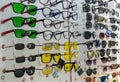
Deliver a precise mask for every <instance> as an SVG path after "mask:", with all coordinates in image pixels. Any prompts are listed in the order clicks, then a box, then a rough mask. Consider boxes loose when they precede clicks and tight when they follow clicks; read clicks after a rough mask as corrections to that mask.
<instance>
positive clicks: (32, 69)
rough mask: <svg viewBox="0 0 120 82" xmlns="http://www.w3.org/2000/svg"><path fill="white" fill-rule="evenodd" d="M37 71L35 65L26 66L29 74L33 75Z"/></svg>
mask: <svg viewBox="0 0 120 82" xmlns="http://www.w3.org/2000/svg"><path fill="white" fill-rule="evenodd" d="M34 72H35V67H30V68H26V73H27V74H28V75H33V74H34Z"/></svg>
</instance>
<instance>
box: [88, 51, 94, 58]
mask: <svg viewBox="0 0 120 82" xmlns="http://www.w3.org/2000/svg"><path fill="white" fill-rule="evenodd" d="M93 56H94V51H87V57H88V59H91V58H93Z"/></svg>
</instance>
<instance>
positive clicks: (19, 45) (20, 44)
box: [15, 43, 25, 50]
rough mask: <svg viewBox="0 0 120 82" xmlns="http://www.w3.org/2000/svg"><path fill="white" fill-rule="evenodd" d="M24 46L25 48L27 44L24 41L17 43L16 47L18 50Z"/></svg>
mask: <svg viewBox="0 0 120 82" xmlns="http://www.w3.org/2000/svg"><path fill="white" fill-rule="evenodd" d="M24 48H25V45H24V44H23V43H18V44H15V49H16V50H22V49H24Z"/></svg>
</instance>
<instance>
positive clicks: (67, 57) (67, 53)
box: [64, 52, 72, 61]
mask: <svg viewBox="0 0 120 82" xmlns="http://www.w3.org/2000/svg"><path fill="white" fill-rule="evenodd" d="M71 58H72V52H65V53H64V59H65V60H66V61H70V60H71Z"/></svg>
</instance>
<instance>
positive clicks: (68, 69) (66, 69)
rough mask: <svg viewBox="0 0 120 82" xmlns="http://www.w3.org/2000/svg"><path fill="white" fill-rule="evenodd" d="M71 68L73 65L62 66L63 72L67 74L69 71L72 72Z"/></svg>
mask: <svg viewBox="0 0 120 82" xmlns="http://www.w3.org/2000/svg"><path fill="white" fill-rule="evenodd" d="M72 67H73V64H72V63H65V65H64V70H65V71H66V72H69V71H71V70H72Z"/></svg>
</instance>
